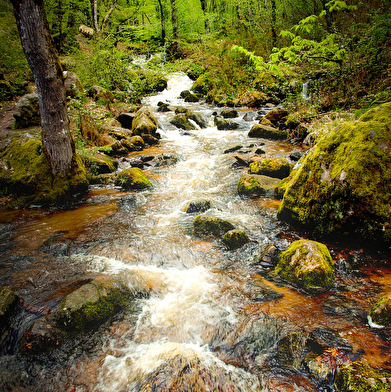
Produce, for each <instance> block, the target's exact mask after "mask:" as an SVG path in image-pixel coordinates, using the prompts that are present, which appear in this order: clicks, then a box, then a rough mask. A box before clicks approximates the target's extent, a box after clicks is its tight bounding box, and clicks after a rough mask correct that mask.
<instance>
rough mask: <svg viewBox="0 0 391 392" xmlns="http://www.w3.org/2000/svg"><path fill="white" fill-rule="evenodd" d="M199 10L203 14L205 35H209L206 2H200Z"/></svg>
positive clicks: (203, 0) (204, 0) (202, 0)
mask: <svg viewBox="0 0 391 392" xmlns="http://www.w3.org/2000/svg"><path fill="white" fill-rule="evenodd" d="M201 9H202V12H203V13H204V18H205V33H206V34H208V33H209V20H208V16H207V12H208V10H207V7H206V0H201Z"/></svg>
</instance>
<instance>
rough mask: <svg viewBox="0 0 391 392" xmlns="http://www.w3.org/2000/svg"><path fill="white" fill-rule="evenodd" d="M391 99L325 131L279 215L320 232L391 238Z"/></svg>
mask: <svg viewBox="0 0 391 392" xmlns="http://www.w3.org/2000/svg"><path fill="white" fill-rule="evenodd" d="M390 140H391V103H387V104H384V105H381V106H379V107H377V108H375V109H372V110H370V111H369V112H367V113H366V114H364V115H363V116H361V117H360V119H359V120H358V121H356V122H346V123H344V124H342V125H340V126H339V127H337V128H336V129H335V130H334V131H332V132H331V133H329V134H328V135H325V136H324V137H322V138H321V139H320V140H319V141H318V142H317V144H316V146H315V147H314V148H313V149H312V150H311V151H310V152H309V153H308V154H307V155H306V156H305V157H303V158H302V159H301V160H300V161H299V163H300V164H301V165H300V166H299V167H298V168H297V170H296V171H295V172H294V173H293V175H292V176H291V179H290V181H289V184H288V186H287V188H286V192H285V195H284V198H283V201H282V203H281V205H280V208H279V210H278V218H279V219H280V220H283V221H287V222H289V223H292V224H295V225H297V226H300V227H303V228H305V229H307V230H310V231H311V232H313V233H314V234H315V235H344V236H349V237H351V238H355V239H356V238H360V239H366V240H371V241H380V242H385V243H389V242H391V209H390V208H389V206H390V204H391V143H390Z"/></svg>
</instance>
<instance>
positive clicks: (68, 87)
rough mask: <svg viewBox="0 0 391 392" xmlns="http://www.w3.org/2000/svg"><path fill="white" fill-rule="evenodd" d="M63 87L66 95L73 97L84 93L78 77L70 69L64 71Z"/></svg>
mask: <svg viewBox="0 0 391 392" xmlns="http://www.w3.org/2000/svg"><path fill="white" fill-rule="evenodd" d="M64 76H65V80H64V87H65V94H66V96H67V97H71V98H75V97H77V96H80V95H84V88H83V85H82V84H81V81H80V79H79V77H78V76H77V75H76V74H75V73H74V72H70V71H64Z"/></svg>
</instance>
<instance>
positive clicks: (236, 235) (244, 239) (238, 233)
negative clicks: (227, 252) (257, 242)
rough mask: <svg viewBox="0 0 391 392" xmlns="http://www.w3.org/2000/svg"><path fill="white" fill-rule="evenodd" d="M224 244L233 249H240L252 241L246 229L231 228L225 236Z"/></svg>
mask: <svg viewBox="0 0 391 392" xmlns="http://www.w3.org/2000/svg"><path fill="white" fill-rule="evenodd" d="M223 242H224V244H225V245H226V246H227V247H228V248H229V249H232V250H235V249H239V248H241V247H242V246H243V245H246V244H247V243H248V242H250V240H249V238H248V235H247V233H246V232H245V231H244V230H230V231H228V232H227V233H225V234H224V236H223Z"/></svg>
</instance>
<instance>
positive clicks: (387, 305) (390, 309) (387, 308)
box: [368, 294, 391, 328]
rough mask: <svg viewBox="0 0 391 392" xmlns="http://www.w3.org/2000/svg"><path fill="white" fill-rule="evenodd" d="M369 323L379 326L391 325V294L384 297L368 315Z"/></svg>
mask: <svg viewBox="0 0 391 392" xmlns="http://www.w3.org/2000/svg"><path fill="white" fill-rule="evenodd" d="M368 321H369V325H370V326H372V327H374V326H376V327H378V328H383V327H391V294H388V295H386V296H384V297H382V298H381V299H380V300H379V301H378V302H377V303H376V304H375V305H374V306H373V307H372V309H371V311H370V312H369V315H368Z"/></svg>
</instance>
